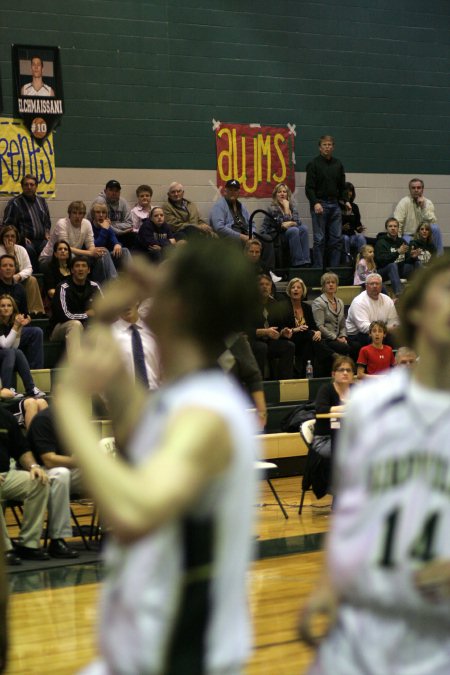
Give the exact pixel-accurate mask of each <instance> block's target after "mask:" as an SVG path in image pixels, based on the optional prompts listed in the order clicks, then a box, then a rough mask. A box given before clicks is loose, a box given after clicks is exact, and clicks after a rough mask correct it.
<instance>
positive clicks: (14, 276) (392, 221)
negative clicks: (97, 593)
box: [0, 136, 443, 378]
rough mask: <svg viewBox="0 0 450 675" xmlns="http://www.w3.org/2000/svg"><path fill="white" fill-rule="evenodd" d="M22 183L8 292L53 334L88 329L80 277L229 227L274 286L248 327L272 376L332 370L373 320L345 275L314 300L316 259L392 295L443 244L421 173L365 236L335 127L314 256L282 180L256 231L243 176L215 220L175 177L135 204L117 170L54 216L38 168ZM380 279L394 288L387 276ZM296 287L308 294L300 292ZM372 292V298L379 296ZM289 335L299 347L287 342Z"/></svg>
mask: <svg viewBox="0 0 450 675" xmlns="http://www.w3.org/2000/svg"><path fill="white" fill-rule="evenodd" d="M21 185H22V194H20V195H18V196H17V197H14V198H12V199H11V200H10V201H9V202H8V203H7V204H6V207H5V210H4V215H3V227H2V229H1V230H0V291H1V292H2V293H4V294H9V295H11V297H13V298H14V300H15V302H16V303H17V305H18V310H19V312H18V313H19V314H20V315H23V316H25V317H30V318H31V319H33V318H34V317H38V318H39V317H45V316H49V317H50V334H49V337H50V339H51V340H54V341H55V340H56V341H60V340H61V339H63V340H64V339H68V342H69V343H70V341H71V336H72V337H74V336H75V334H76V335H78V336H79V335H80V332H79V331H80V330H81V327H82V326H83V324H84V323H85V322H86V321H87V320H88V318H89V312H90V310H89V308H87V309H86V308H85V307H81V305H83V304H84V301H83V300H82V296H83V293H82V292H81V291H80V288H81V286H84V284H85V283H88V284H89V288H91V287H93V286H91V283H92V282H95V284H96V285H97V287H101V286H102V284H103V283H105V282H106V281H108V280H110V279H113V278H115V277H116V276H117V274H118V273H120V270H121V268H122V267H123V266H124V265H125V266H126V263H127V261H128V260H129V259H130V256H133V255H134V254H135V253H137V252H139V253H141V254H144V255H146V256H147V257H148V259H149V260H150V261H151V262H152V263H154V264H159V263H160V262H161V261H163V260H164V258H165V257H166V256H167V255H168V254H169V252H170V249H171V248H173V247H175V246H178V245H181V244H185V243H186V242H189V241H190V240H191V239H195V238H196V237H199V236H200V237H201V236H208V237H221V238H227V239H230V240H234V241H235V242H236V244H237V245H239V244H240V245H241V246H242V248H243V250H244V251H245V253H246V254H247V256H248V257H249V259H250V260H251V261H252V263H253V264H254V268H255V273H256V274H255V276H256V277H259V281H257V283H259V284H260V287H261V289H267V290H268V293H269V295H268V296H267V295H265V291H263V292H262V299H263V304H264V305H266V310H265V311H266V313H267V312H268V314H269V317H267V316H262V315H261V316H262V323H261V322H260V323H261V325H258V326H257V327H255V334H254V335H251V336H249V339H250V342H251V344H252V346H253V349H254V351H255V356H256V359H257V361H258V364H259V365H260V368H261V372H262V375H263V376H264V377H271V376H275V375H276V374H278V375H280V376H283V377H285V378H289V377H293V376H300V377H304V376H305V374H306V364H307V363H308V362H310V363H311V364H312V366H313V372H314V374H315V375H316V376H321V375H327V376H328V375H330V373H331V364H332V360H333V358H334V357H335V356H336V355H339V354H340V355H347V354H350V355H351V356H353V357H354V358H357V356H358V349H359V347H360V346H362V343H364V340H365V339H366V338H367V326H368V325H369V323H370V321H369V322H368V323H367V322H366V324H365V325H364V327H363V328H361V326H360V325H358V323H356V324H355V322H354V317H355V307H356V305H355V306H352V307H350V308H348V307H346V308H344V305H343V302H342V300H340V299H339V297H338V285H339V277H338V276H337V275H334V276H333V273H332V272H329V273H328V277H327V276H326V275H325V276H324V277H323V278H322V289H321V290H322V293H321V294H320V295H319V297H316V298H315V299H314V300H311V301H308V300H307V296H306V285H305V284H304V282H303V281H302V279H301V276H302V274H301V270H302V268H307V267H310V266H311V264H312V265H313V266H314V267H316V268H317V267H319V268H320V269H322V270H323V271H324V272H326V270H327V268H328V266H330V267H331V268H333V269H334V270H335V271H336V268H339V266H346V267H348V266H351V267H352V268H353V273H354V284H355V285H361V288H362V298H364V297H366V296H365V295H364V294H366V295H367V293H371V289H372V286H371V287H370V288H369V289H367V287H366V280H367V276H368V275H370V274H373V273H375V272H377V273H378V274H379V275H381V278H382V281H383V282H385V283H386V284H388V285H389V286H390V289H389V293H390V295H391V296H392V298H393V299H394V301H395V299H396V297H398V296H399V295H400V294H401V292H402V289H403V286H404V283H405V281H406V280H407V279H408V278H409V277H410V275H411V274H413V273H414V270H415V269H417V268H418V267H420V266H422V265H426V264H427V263H428V262H429V260H430V258H431V257H432V256H433V255H436V254H439V253H441V252H442V250H443V247H442V236H441V233H440V228H439V226H438V225H437V223H436V215H435V209H434V205H433V203H432V202H431V201H430V200H429V199H428V198H426V197H425V196H424V194H423V193H424V183H423V181H422V180H421V179H418V178H414V179H412V180H411V181H410V182H409V195H407V196H405V197H403V198H402V199H401V200H400V201H399V203H398V204H397V206H396V207H395V209H394V215H393V216H390V217H389V218H388V219H387V220H386V223H385V229H384V231H383V232H380V233H378V234H377V235H376V236H373V237H368V236H367V234H366V228H365V226H364V225H363V222H362V221H363V218H362V215H361V213H360V209H359V207H358V205H357V203H356V201H355V199H356V189H355V186H354V185H353V184H352V183H350V182H348V181H346V179H345V171H344V167H343V165H342V162H340V160H338V159H337V158H336V157H335V156H334V139H333V138H332V137H331V136H322V137H321V138H320V139H319V154H318V155H317V157H315V158H314V159H313V160H311V162H309V164H308V166H307V172H306V183H305V193H306V197H307V200H308V201H309V205H310V210H311V218H312V232H311V234H312V255H311V254H310V248H309V233H308V228H307V226H306V224H305V223H303V222H302V221H301V218H300V216H299V210H298V206H297V204H296V203H295V201H294V197H293V195H292V193H291V191H290V189H289V187H288V186H287V185H286V184H284V183H280V184H276V185H275V186H274V188H273V193H272V200H271V202H270V204H269V205H268V206H267V210H266V216H265V218H264V220H263V222H262V224H261V225H260V227H259V228H258V227H257V228H255V231H254V232H253V236H252V237H251V233H250V231H249V229H250V228H249V221H250V214H249V212H248V210H247V208H246V206H245V203H244V202H243V201H242V200H241V199H240V188H241V186H240V183H239V181H238V180H236V179H231V180H228V181H227V182H226V184H225V186H224V189H223V193H222V196H221V197H219V198H218V199H216V201H215V203H214V204H213V205H212V208H211V211H210V214H209V222H207V219H205V218H203V217H202V215H201V214H200V210H199V208H198V206H197V205H196V204H195V203H194V202H193V201H192V200H190V199H188V198H187V197H186V196H185V190H184V186H183V185H182V184H181V183H179V182H178V181H173V182H172V183H170V185H169V186H168V189H167V195H166V198H165V199H163V200H162V201H161V202H160V205H155V204H153V203H152V199H153V189H152V187H151V186H150V185H147V184H141V185H139V186H138V187H137V189H136V199H137V201H136V204H135V205H133V206H130V205H129V204H128V203H127V201H126V200H125V199H124V198H123V196H122V194H121V189H122V188H121V185H120V183H119V182H118V181H117V180H115V179H111V180H108V181H107V183H106V185H105V187H104V189H103V190H101V191H100V192H99V194H97V196H95V197H94V199H93V202H92V204H91V205H90V207H87V206H86V204H85V203H84V202H82V201H80V200H74V201H72V202H71V203H70V204H69V205H68V209H67V216H66V217H62V218H60V219H59V220H57V221H56V222H55V223H52V222H51V219H50V213H49V209H48V205H47V202H46V200H45V199H44V198H43V197H41V196H38V195H37V191H38V181H37V179H36V178H35V177H34V176H32V175H30V174H27V175H25V176H24V177H23V179H22V182H21ZM276 248H280V250H281V251H282V257H281V261H284V262H285V264H286V266H288V267H291V268H297V270H298V271H297V274H298V277H297V278H295V279H294V280H293V279H291V282H290V283H289V285H288V289H287V293H288V298H287V299H286V297H285V295H283V293H284V291H285V290H286V289H285V288H284V289H283V290H282V291H281V293H280V290H279V289H277V287H276V284H275V282H277V281H279V280H280V279H281V278H280V276H277V274H278V273H280V272H278V270H279V267H277V263H280V258H279V257H278V258H277V257H276ZM79 256H82V257H83V258H84V259H85V261H86V263H87V266H88V276H87V277H86V280H83V283H82V284H79V283H78V284H77V282H76V281H74V278H73V275H72V268H71V265H72V263H73V260H74V257H79ZM311 261H312V262H311ZM81 266H83V263H82V265H81ZM11 267H12V268H13V269H7V268H11ZM38 271H39V272H41V273H42V274H43V284H42V286H43V290H42V294H41V292H40V289H39V285H38V282H37V280H36V278H35V276H33V272H38ZM281 274H282V272H281ZM326 274H327V273H326ZM261 275H263V276H261ZM330 275H331V276H330ZM290 276H291V277H292V274H291V275H290ZM269 280H270V281H269ZM293 282H294V283H293ZM269 286H270V291H269ZM72 287H77V288H76V289H75V291H74V293H72V295H73V297H74V298H77V303H76V304H79V303H78V301H80V302H81V304H80V307H78V306H77V308H76V310H73V311H72V310H71V309H70V308H69V307H68V306H67V305H66V304H65V297H66V296H65V295H64V294H65V293H67V292H68V291H69V290H70V289H71V288H72ZM381 290H382V292H383V294H384V293H386V292H387V287H386V285H382V287H381ZM61 293H62V295H61ZM296 293H297V294H299V293H300V296H299V298H297V297H296V296H295V294H296ZM88 295H89V294H88ZM69 296H70V293H69ZM69 296H68V297H69ZM280 298H283V299H284V302H282V303H281V304H282V308H281V310H280V311H278V307H277V310H276V312H275V314H276V320H272V316H271V315H272V314H273V312H274V308H273V307H272V301H273V303H278V302H280ZM369 300H370V301H371V302H372V303H373V302H375V300H374V298H372V299H370V296H369ZM358 302H361V299H360V300H358ZM61 303H63V304H61ZM380 304H381V303H380ZM62 307H64V318H63V317H62V316H61V312H62ZM269 309H270V311H268V310H269ZM86 312H87V313H86ZM78 314H80V316H78ZM347 314H348V315H349V316H347ZM76 315H77V316H76ZM356 316H358V313H357V314H356ZM55 317H56V318H55ZM370 318H371V319H374V318H379V317H373V316H371V317H370ZM381 320H383V317H382V318H381ZM63 326H64V328H63ZM27 327H28V331H27V330H25V327H24V329H23V330H22V331H21V333H22V338H21V346H20V348H21V349H23V351H24V353H25V354H27V355H29V356H30V360H29V364H30V366H31V367H33V368H35V367H39V366H42V363H43V357H42V342H43V336H42V334H40V333H42V331H41V329H40V328H37V327H35V326H27ZM75 327H76V330H75V331H74V329H75ZM388 331H390V327H389V320H388ZM363 335H364V336H366V337H365V338H364V339H363V338H362V337H361V336H363ZM30 341H31V342H30ZM76 342H77V340H75V344H76ZM31 343H32V344H31ZM288 343H291V344H292V345H293V347H289V346H288V347H286V345H287V344H288ZM275 345H276V346H275ZM31 349H33V350H34V354H31V353H30V351H31ZM292 350H294V356H293V357H292V358H291V357H290V359H289V363H287V362H286V363H285V362H284V361H283V359H286V353H287V352H292ZM280 351H281V352H283V354H284V356H283V358H282V359H281V364H280V356H279V355H277V356H276V357H275V358H273V355H274V354H275V353H277V354H278V352H280ZM263 355H264V357H263Z"/></svg>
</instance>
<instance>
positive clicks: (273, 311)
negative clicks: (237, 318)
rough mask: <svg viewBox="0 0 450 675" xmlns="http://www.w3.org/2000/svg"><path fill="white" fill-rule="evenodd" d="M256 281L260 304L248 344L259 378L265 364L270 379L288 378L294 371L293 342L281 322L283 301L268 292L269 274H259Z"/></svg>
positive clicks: (270, 285)
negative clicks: (259, 372)
mask: <svg viewBox="0 0 450 675" xmlns="http://www.w3.org/2000/svg"><path fill="white" fill-rule="evenodd" d="M258 283H259V290H260V293H261V299H262V305H261V311H260V312H259V313H258V316H257V319H256V324H255V332H254V333H253V334H252V335H250V346H251V348H252V351H253V353H254V355H255V359H256V361H257V363H258V366H259V369H260V371H261V375H262V377H263V378H264V376H265V372H266V368H267V367H269V369H270V377H272V379H280V380H288V379H291V378H292V377H293V375H294V358H295V345H294V343H293V342H291V341H290V340H289V339H287V337H286V331H285V330H284V326H283V325H282V315H283V303H281V302H278V301H277V300H275V298H274V297H273V296H272V279H271V277H270V276H269V275H267V274H260V276H259V278H258ZM287 332H289V331H287Z"/></svg>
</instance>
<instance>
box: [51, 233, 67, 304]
mask: <svg viewBox="0 0 450 675" xmlns="http://www.w3.org/2000/svg"><path fill="white" fill-rule="evenodd" d="M71 258H72V250H71V248H70V244H69V243H68V242H67V241H66V240H65V239H60V240H59V241H55V243H54V244H53V255H52V257H51V260H50V262H49V263H48V265H47V266H46V270H45V272H44V291H45V293H46V296H47V297H48V298H49V299H50V300H51V299H52V298H53V296H54V295H55V291H56V287H57V286H58V284H60V283H61V282H62V281H65V280H66V277H68V276H70V260H71Z"/></svg>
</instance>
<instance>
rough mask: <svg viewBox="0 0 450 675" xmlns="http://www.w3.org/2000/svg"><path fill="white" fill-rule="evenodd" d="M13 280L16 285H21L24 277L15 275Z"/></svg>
mask: <svg viewBox="0 0 450 675" xmlns="http://www.w3.org/2000/svg"><path fill="white" fill-rule="evenodd" d="M13 279H14V282H15V283H16V284H19V283H20V282H21V281H22V277H21V276H20V274H19V273H17V274H15V275H14V276H13Z"/></svg>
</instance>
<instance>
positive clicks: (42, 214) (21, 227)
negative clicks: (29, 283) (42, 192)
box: [3, 173, 51, 272]
mask: <svg viewBox="0 0 450 675" xmlns="http://www.w3.org/2000/svg"><path fill="white" fill-rule="evenodd" d="M20 184H21V186H22V194H20V195H18V196H17V197H13V198H12V199H10V200H9V202H8V203H7V205H6V207H5V212H4V214H3V225H14V226H15V227H16V228H17V231H18V232H19V236H20V243H21V244H22V243H23V245H24V246H25V248H26V249H27V252H28V255H29V256H30V260H31V263H32V265H33V270H34V272H39V261H38V258H39V254H40V253H41V251H42V249H43V248H44V246H45V244H46V243H47V239H48V237H49V236H50V228H51V220H50V212H49V210H48V206H47V202H46V200H45V199H44V198H43V197H39V196H38V195H37V194H36V192H37V189H38V185H39V183H38V180H37V178H36V177H35V176H33V175H31V174H29V173H27V174H26V175H25V176H24V177H23V178H22V180H21V182H20Z"/></svg>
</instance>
